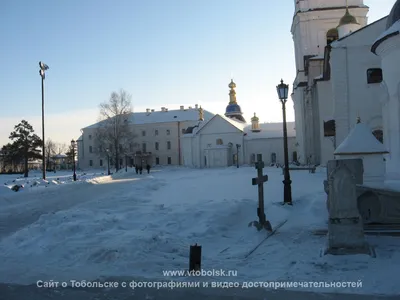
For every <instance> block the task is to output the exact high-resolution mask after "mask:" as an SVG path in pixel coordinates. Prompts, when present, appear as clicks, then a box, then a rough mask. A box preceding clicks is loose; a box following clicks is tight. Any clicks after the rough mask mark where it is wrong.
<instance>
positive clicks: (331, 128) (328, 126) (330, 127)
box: [324, 120, 336, 137]
mask: <svg viewBox="0 0 400 300" xmlns="http://www.w3.org/2000/svg"><path fill="white" fill-rule="evenodd" d="M335 135H336V124H335V120H329V121H326V122H324V136H325V137H329V136H335Z"/></svg>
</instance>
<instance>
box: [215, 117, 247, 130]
mask: <svg viewBox="0 0 400 300" xmlns="http://www.w3.org/2000/svg"><path fill="white" fill-rule="evenodd" d="M218 116H220V117H221V118H222V119H225V120H226V121H228V122H229V123H231V124H232V125H233V126H235V127H236V128H237V129H239V130H241V131H243V130H244V128H245V127H246V126H247V124H246V123H243V122H240V121H236V120H234V119H231V118H228V117H225V116H223V115H218Z"/></svg>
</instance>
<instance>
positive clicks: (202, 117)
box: [198, 106, 204, 121]
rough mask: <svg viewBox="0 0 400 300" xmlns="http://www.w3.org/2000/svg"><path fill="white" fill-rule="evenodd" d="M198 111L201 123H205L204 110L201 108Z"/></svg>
mask: <svg viewBox="0 0 400 300" xmlns="http://www.w3.org/2000/svg"><path fill="white" fill-rule="evenodd" d="M198 110H199V121H204V110H203V109H202V108H201V106H200V108H199V109H198Z"/></svg>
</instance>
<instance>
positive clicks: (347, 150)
mask: <svg viewBox="0 0 400 300" xmlns="http://www.w3.org/2000/svg"><path fill="white" fill-rule="evenodd" d="M379 153H388V151H387V150H386V149H385V147H384V146H383V144H382V143H381V142H379V141H378V140H377V139H376V138H375V136H374V135H373V134H372V132H371V129H370V128H369V127H368V126H367V125H366V124H364V123H357V124H356V125H355V126H354V128H353V129H352V130H351V131H350V133H349V135H348V136H347V137H346V138H345V140H344V141H343V142H342V143H341V144H340V145H339V147H337V148H336V150H335V152H334V154H335V155H342V154H344V155H346V154H379Z"/></svg>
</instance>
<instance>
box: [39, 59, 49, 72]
mask: <svg viewBox="0 0 400 300" xmlns="http://www.w3.org/2000/svg"><path fill="white" fill-rule="evenodd" d="M39 67H40V69H41V70H43V71H46V70H48V69H49V66H48V65H46V64H45V63H43V62H41V61H39Z"/></svg>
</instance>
